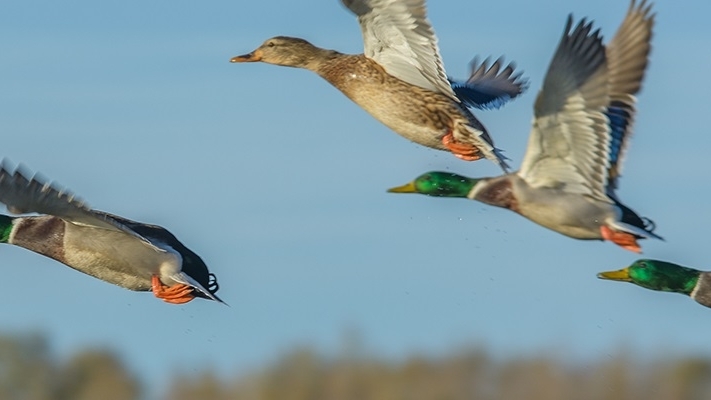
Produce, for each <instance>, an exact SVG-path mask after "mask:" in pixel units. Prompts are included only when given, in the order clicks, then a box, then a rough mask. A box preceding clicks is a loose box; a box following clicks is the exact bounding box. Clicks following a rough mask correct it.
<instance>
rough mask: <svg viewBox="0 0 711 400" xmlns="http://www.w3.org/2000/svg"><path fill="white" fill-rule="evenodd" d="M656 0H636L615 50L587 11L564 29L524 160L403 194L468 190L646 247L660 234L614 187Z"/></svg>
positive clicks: (563, 226)
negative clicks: (502, 170)
mask: <svg viewBox="0 0 711 400" xmlns="http://www.w3.org/2000/svg"><path fill="white" fill-rule="evenodd" d="M651 8H652V7H651V5H649V6H648V5H646V1H645V0H643V1H642V2H641V3H640V4H639V5H636V4H635V1H634V0H633V1H632V3H631V6H630V8H629V11H628V13H627V17H626V18H625V20H624V21H623V23H622V26H621V27H620V29H619V30H618V31H617V34H616V35H615V37H614V38H613V40H612V42H611V43H610V44H609V46H608V47H607V49H606V48H605V47H604V46H603V44H602V39H601V37H600V34H599V31H597V30H596V31H592V24H591V23H587V22H586V21H585V20H584V19H583V20H582V21H580V23H579V24H578V25H577V27H575V29H574V30H573V31H572V32H571V28H572V17H569V18H568V23H567V25H566V27H565V31H564V34H563V38H562V39H561V41H560V44H559V45H558V49H557V50H556V53H555V55H554V56H553V60H552V62H551V64H550V66H549V68H548V73H547V74H546V77H545V80H544V82H543V88H542V90H541V91H540V93H539V94H538V98H537V99H536V103H535V106H534V114H535V119H534V121H533V128H532V130H531V135H530V138H529V141H528V148H527V150H526V155H525V157H524V159H523V164H522V166H521V169H520V170H519V171H517V172H514V173H510V174H506V175H502V176H499V177H494V178H481V179H472V178H467V177H464V176H460V175H456V174H452V173H448V172H429V173H426V174H424V175H421V176H420V177H418V178H417V179H416V180H415V181H413V182H411V183H410V184H407V185H404V186H401V187H397V188H393V189H390V192H396V193H422V194H426V195H430V196H442V197H467V198H470V199H473V200H479V201H481V202H484V203H487V204H490V205H493V206H497V207H504V208H508V209H510V210H512V211H515V212H517V213H519V214H521V215H523V216H524V217H526V218H528V219H530V220H532V221H533V222H536V223H538V224H540V225H543V226H545V227H546V228H549V229H552V230H554V231H556V232H559V233H562V234H564V235H567V236H570V237H573V238H576V239H584V240H595V239H597V240H610V241H612V242H614V243H616V244H617V245H619V246H622V247H623V248H625V249H628V250H631V251H634V252H640V247H639V245H638V244H637V239H639V238H657V239H661V237H659V236H657V235H655V234H654V233H653V230H654V224H653V223H652V222H651V221H649V220H648V219H646V218H641V217H639V216H638V215H637V214H636V213H635V212H634V211H632V210H631V209H630V208H628V207H626V206H625V205H624V204H622V203H621V202H620V201H619V200H618V199H617V196H616V195H615V188H616V187H617V181H618V179H619V175H620V171H621V168H622V156H623V153H624V151H625V149H626V148H627V145H628V142H629V139H630V136H631V132H632V123H633V120H634V114H635V101H636V99H635V97H634V94H635V93H637V92H638V91H639V89H640V86H641V82H642V78H643V76H644V71H645V69H646V66H647V59H648V55H649V50H650V40H651V37H652V25H653V24H654V16H653V15H652V14H651Z"/></svg>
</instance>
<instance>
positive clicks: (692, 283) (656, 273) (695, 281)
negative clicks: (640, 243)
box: [597, 260, 711, 307]
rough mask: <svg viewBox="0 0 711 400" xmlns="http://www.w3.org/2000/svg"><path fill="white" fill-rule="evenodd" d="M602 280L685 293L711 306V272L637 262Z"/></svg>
mask: <svg viewBox="0 0 711 400" xmlns="http://www.w3.org/2000/svg"><path fill="white" fill-rule="evenodd" d="M597 277H598V278H600V279H609V280H613V281H622V282H632V283H634V284H635V285H637V286H641V287H643V288H647V289H652V290H659V291H662V292H676V293H682V294H685V295H687V296H689V297H691V298H692V299H694V300H696V302H697V303H699V304H701V305H704V306H706V307H711V272H704V271H699V270H695V269H693V268H688V267H682V266H680V265H676V264H672V263H669V262H664V261H659V260H637V261H635V262H634V263H633V264H632V265H630V266H629V267H627V268H623V269H621V270H619V271H608V272H601V273H599V274H597Z"/></svg>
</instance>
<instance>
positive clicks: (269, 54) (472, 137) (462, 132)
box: [231, 0, 527, 170]
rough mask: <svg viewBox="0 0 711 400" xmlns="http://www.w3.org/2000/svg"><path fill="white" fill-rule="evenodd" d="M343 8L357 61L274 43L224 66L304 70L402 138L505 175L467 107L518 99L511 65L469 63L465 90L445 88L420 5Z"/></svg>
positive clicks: (520, 85) (374, 1)
mask: <svg viewBox="0 0 711 400" xmlns="http://www.w3.org/2000/svg"><path fill="white" fill-rule="evenodd" d="M343 3H344V4H345V5H346V7H348V8H349V9H350V10H351V11H353V12H354V13H355V14H356V15H358V20H359V22H360V24H361V29H362V31H363V39H364V43H365V53H364V54H357V55H349V54H342V53H339V52H336V51H333V50H326V49H322V48H319V47H316V46H314V45H312V44H311V43H309V42H307V41H305V40H303V39H299V38H292V37H286V36H277V37H274V38H271V39H269V40H267V41H265V42H264V43H263V44H262V45H261V46H260V47H259V48H257V49H256V50H254V51H253V52H251V53H249V54H245V55H241V56H237V57H233V58H232V60H231V61H232V62H257V61H261V62H265V63H269V64H275V65H282V66H288V67H296V68H304V69H308V70H311V71H313V72H316V73H317V74H319V76H321V77H322V78H324V79H325V80H327V81H328V82H330V83H331V84H332V85H333V86H335V87H336V88H338V89H339V90H340V91H341V92H343V94H345V95H346V96H348V98H350V99H351V100H353V101H354V102H355V103H356V104H358V105H359V106H361V107H362V108H363V109H364V110H366V111H367V112H368V113H369V114H371V115H372V116H373V117H375V118H376V119H377V120H379V121H380V122H382V123H383V124H385V125H386V126H387V127H389V128H390V129H392V130H393V131H395V132H396V133H398V134H400V135H402V136H404V137H405V138H407V139H410V140H412V141H414V142H416V143H419V144H422V145H424V146H428V147H431V148H435V149H439V150H447V151H451V152H452V153H454V155H455V156H457V157H459V158H461V159H464V160H467V161H473V160H477V159H480V158H487V159H489V160H491V161H493V162H494V163H496V164H497V165H499V166H501V168H502V169H504V170H506V168H507V165H506V162H505V157H503V156H502V154H501V153H500V151H499V150H498V149H496V148H495V147H494V143H493V140H492V139H491V136H490V135H489V133H488V132H487V130H486V128H485V127H484V126H483V125H482V124H481V123H480V122H479V121H478V120H477V119H476V117H474V115H473V114H472V113H471V112H470V111H469V109H468V108H467V106H474V107H479V108H490V107H497V106H500V105H501V104H503V103H504V102H506V101H507V100H510V99H512V98H514V97H516V96H518V95H519V94H521V93H522V92H523V91H524V90H525V89H526V87H527V82H526V81H525V80H523V79H521V78H520V74H515V75H514V73H513V71H514V67H513V65H511V64H510V65H508V66H506V67H505V68H503V64H502V60H497V61H495V62H494V63H492V65H491V66H488V62H487V61H484V62H483V63H482V64H479V63H478V62H474V63H473V64H472V73H471V76H470V78H469V80H468V81H467V82H465V83H456V82H450V81H449V80H448V79H447V76H446V74H445V72H444V67H443V66H442V62H441V59H440V55H439V50H438V49H437V39H436V37H435V35H434V31H433V30H432V27H431V25H430V23H429V21H427V19H426V15H425V14H426V13H425V5H424V0H414V1H384V0H343Z"/></svg>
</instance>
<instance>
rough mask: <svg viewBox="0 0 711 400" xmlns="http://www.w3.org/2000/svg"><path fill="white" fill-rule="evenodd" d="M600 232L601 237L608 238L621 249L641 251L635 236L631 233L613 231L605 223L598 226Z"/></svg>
mask: <svg viewBox="0 0 711 400" xmlns="http://www.w3.org/2000/svg"><path fill="white" fill-rule="evenodd" d="M600 234H602V238H603V239H605V240H609V241H610V242H612V243H614V244H616V245H618V246H620V247H622V248H623V249H626V250H629V251H632V252H635V253H641V252H642V248H641V247H640V246H639V244H637V237H636V236H635V235H633V234H631V233H627V232H619V231H614V230H612V229H610V228H609V227H608V226H607V225H603V226H601V227H600Z"/></svg>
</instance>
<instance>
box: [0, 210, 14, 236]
mask: <svg viewBox="0 0 711 400" xmlns="http://www.w3.org/2000/svg"><path fill="white" fill-rule="evenodd" d="M14 219H15V218H13V217H8V216H7V215H2V214H0V243H7V242H8V241H9V240H10V233H11V232H12V226H13V225H12V221H13V220H14Z"/></svg>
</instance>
